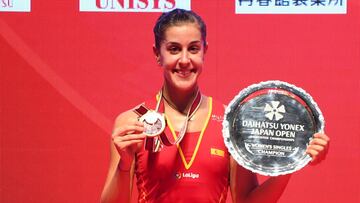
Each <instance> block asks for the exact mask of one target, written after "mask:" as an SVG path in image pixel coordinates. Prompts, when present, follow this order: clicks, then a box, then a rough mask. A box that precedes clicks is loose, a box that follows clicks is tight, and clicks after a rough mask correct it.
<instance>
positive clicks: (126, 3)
mask: <svg viewBox="0 0 360 203" xmlns="http://www.w3.org/2000/svg"><path fill="white" fill-rule="evenodd" d="M175 8H182V9H186V10H190V9H191V0H80V11H96V12H165V11H170V10H172V9H175Z"/></svg>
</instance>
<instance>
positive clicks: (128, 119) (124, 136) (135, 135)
mask: <svg viewBox="0 0 360 203" xmlns="http://www.w3.org/2000/svg"><path fill="white" fill-rule="evenodd" d="M129 114H130V116H129ZM129 114H127V115H120V116H119V117H118V119H116V120H117V122H116V125H115V128H114V131H113V134H112V141H113V143H114V145H115V147H116V149H117V151H118V153H119V155H120V157H121V158H120V163H121V165H123V166H124V167H126V168H127V167H129V166H130V165H131V163H132V159H133V157H134V154H135V153H136V152H139V151H140V150H141V149H142V148H143V145H144V140H145V137H146V135H144V134H143V133H142V132H143V131H144V126H143V123H142V122H140V121H138V118H137V116H136V115H135V114H134V113H133V112H129Z"/></svg>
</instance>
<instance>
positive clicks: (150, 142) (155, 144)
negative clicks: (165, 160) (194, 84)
mask: <svg viewBox="0 0 360 203" xmlns="http://www.w3.org/2000/svg"><path fill="white" fill-rule="evenodd" d="M158 95H159V97H158V100H157V103H156V108H155V111H156V112H164V111H165V107H164V103H163V100H166V99H165V97H164V96H163V92H162V90H161V91H160V92H159V94H158ZM166 101H167V100H166ZM201 101H202V96H201V94H200V91H199V90H198V91H197V93H196V96H195V98H194V100H193V101H192V103H191V106H190V108H189V111H188V113H187V114H186V118H185V120H184V123H183V125H182V127H181V129H180V131H179V133H178V136H177V137H176V139H175V140H174V142H171V141H170V140H169V138H168V137H167V136H166V134H165V132H162V133H161V134H160V135H159V136H158V137H146V140H145V149H146V150H149V151H152V152H158V151H160V149H161V147H162V146H161V143H162V144H164V145H166V146H171V145H176V144H178V143H180V141H181V140H182V139H183V138H184V135H185V133H186V130H187V126H188V122H189V120H190V119H191V118H192V117H193V116H194V115H195V113H196V111H197V110H198V109H199V107H200V105H201ZM167 103H168V104H169V102H168V101H167ZM169 105H170V104H169ZM160 108H161V109H160ZM175 110H176V109H175ZM134 111H135V112H136V113H137V114H138V115H140V116H142V115H144V114H145V113H146V112H147V111H148V109H147V108H146V107H145V106H144V105H140V106H139V107H137V108H136V109H134ZM165 122H166V120H165ZM160 141H161V143H160Z"/></svg>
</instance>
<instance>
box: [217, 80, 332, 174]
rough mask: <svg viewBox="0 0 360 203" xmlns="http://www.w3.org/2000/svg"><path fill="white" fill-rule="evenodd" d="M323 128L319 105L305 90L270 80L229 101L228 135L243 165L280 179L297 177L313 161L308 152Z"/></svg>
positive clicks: (225, 131) (225, 123)
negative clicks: (297, 173)
mask: <svg viewBox="0 0 360 203" xmlns="http://www.w3.org/2000/svg"><path fill="white" fill-rule="evenodd" d="M324 124H325V122H324V118H323V116H322V113H321V111H320V109H319V107H318V105H317V104H316V103H315V101H314V100H313V99H312V97H311V96H310V95H309V94H308V93H306V92H305V91H304V90H303V89H301V88H298V87H296V86H294V85H291V84H288V83H286V82H282V81H266V82H261V83H259V84H254V85H251V86H249V87H247V88H245V89H243V90H242V91H240V93H239V94H238V95H237V96H236V97H235V98H234V99H233V100H232V101H231V102H230V104H229V105H228V106H227V108H226V110H225V116H224V121H223V136H224V141H225V145H226V147H227V148H228V150H229V152H230V154H231V155H232V157H233V158H234V159H235V160H236V161H237V162H238V163H239V164H240V165H241V166H243V167H244V168H246V169H248V170H251V171H253V172H255V173H259V174H261V175H266V176H278V175H284V174H289V173H293V172H294V171H297V170H299V169H301V168H302V167H304V166H305V165H306V164H307V163H308V162H309V161H310V160H311V157H310V156H309V155H308V154H307V153H306V148H307V146H308V144H309V142H310V141H311V139H312V138H313V135H314V133H316V132H322V131H323V129H324Z"/></svg>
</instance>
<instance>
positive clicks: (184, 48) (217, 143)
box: [101, 9, 329, 202]
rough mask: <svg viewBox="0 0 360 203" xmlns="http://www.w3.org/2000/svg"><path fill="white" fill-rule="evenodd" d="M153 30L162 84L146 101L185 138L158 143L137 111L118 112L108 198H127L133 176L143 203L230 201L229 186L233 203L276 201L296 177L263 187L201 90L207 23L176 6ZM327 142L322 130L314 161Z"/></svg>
mask: <svg viewBox="0 0 360 203" xmlns="http://www.w3.org/2000/svg"><path fill="white" fill-rule="evenodd" d="M154 34H155V45H154V48H153V51H154V55H155V58H156V61H157V63H158V65H159V66H161V67H162V68H163V73H164V84H163V87H162V89H161V90H160V91H159V93H158V95H157V97H156V99H155V97H154V98H153V99H151V100H149V101H147V102H145V106H146V107H147V108H151V109H155V108H156V109H157V110H158V111H160V112H164V113H165V116H166V122H167V124H168V125H167V127H166V129H165V135H166V137H167V138H169V137H171V140H172V141H173V140H177V139H178V138H179V139H180V138H181V137H182V140H181V142H180V143H179V144H177V146H170V147H168V146H165V147H164V146H160V145H159V142H155V143H154V140H151V139H147V138H146V135H145V134H144V133H143V131H144V124H143V122H140V121H139V112H138V113H136V112H135V111H134V109H132V110H129V111H127V112H124V113H122V114H121V115H119V116H118V117H117V119H116V121H115V127H114V132H113V135H112V141H111V164H110V168H109V173H108V177H107V180H106V183H105V186H104V190H103V193H102V196H101V199H102V202H129V200H130V198H131V191H132V180H133V177H134V175H136V176H137V187H138V190H139V198H138V200H139V202H225V201H226V194H227V190H228V186H230V189H231V194H232V199H233V201H234V202H275V201H276V200H277V199H278V198H279V197H280V195H281V193H282V191H283V189H284V188H285V186H286V184H287V182H288V180H289V178H290V175H286V176H279V177H272V178H269V179H268V180H267V181H265V182H264V183H263V184H261V185H258V183H257V179H256V175H254V174H253V173H252V172H250V171H248V170H246V169H244V168H242V167H241V166H239V165H238V164H237V163H236V162H235V161H234V160H233V158H232V157H231V156H230V155H229V154H228V153H227V149H226V148H225V146H224V143H223V138H222V135H221V128H222V126H221V120H219V119H218V118H219V117H220V116H221V115H222V114H223V112H224V108H223V105H221V104H219V103H217V102H216V101H213V100H212V98H211V97H207V96H205V95H202V94H201V93H200V91H199V86H198V78H199V76H200V74H201V72H202V69H203V65H204V56H205V54H206V51H207V48H208V45H207V42H206V26H205V24H204V22H203V21H202V20H201V18H200V17H199V16H198V15H196V14H195V13H193V12H192V11H185V10H181V9H175V10H173V11H171V12H169V13H164V14H162V15H161V16H160V18H159V19H158V21H157V23H156V25H155V27H154ZM182 133H184V134H182ZM178 141H179V140H178ZM328 141H329V138H328V137H327V136H326V135H324V134H316V135H315V139H313V141H312V142H311V144H310V145H309V147H308V150H307V152H308V153H309V154H310V155H311V156H312V158H313V160H318V159H319V157H321V156H324V154H326V150H325V149H326V147H327V145H328ZM144 145H146V146H150V148H149V150H144ZM154 150H155V151H157V152H153V151H154Z"/></svg>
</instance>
